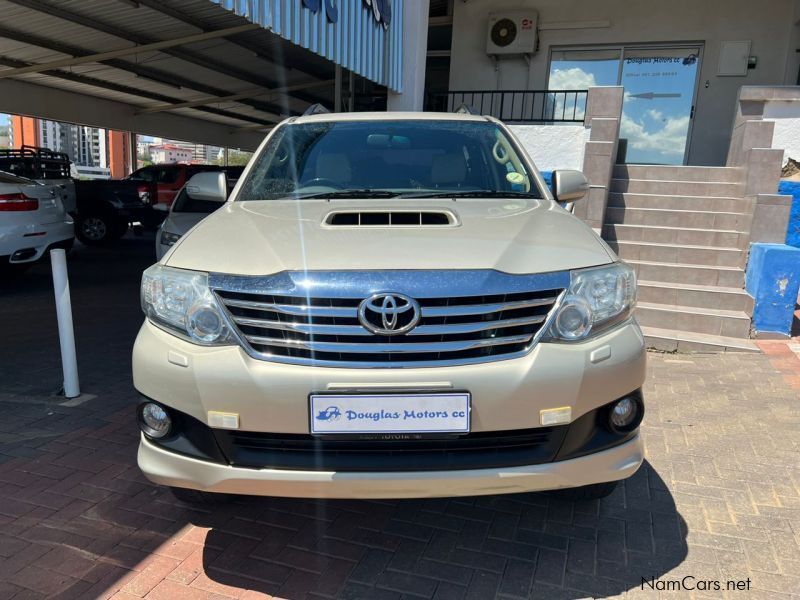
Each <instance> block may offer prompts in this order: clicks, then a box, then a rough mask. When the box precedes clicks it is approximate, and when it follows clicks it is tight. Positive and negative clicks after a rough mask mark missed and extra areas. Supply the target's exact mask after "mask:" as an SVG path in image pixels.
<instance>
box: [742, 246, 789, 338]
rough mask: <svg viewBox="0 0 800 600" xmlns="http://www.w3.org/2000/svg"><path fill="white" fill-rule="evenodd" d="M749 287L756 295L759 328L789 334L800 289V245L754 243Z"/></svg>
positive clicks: (756, 325)
mask: <svg viewBox="0 0 800 600" xmlns="http://www.w3.org/2000/svg"><path fill="white" fill-rule="evenodd" d="M745 288H746V289H747V293H748V294H750V295H751V296H752V297H753V298H754V299H755V308H754V309H753V327H754V328H755V330H756V331H759V332H771V333H780V334H784V335H789V334H790V333H791V330H792V319H793V317H794V308H795V304H796V302H797V294H798V291H799V290H800V248H793V247H792V246H787V245H784V244H751V246H750V258H749V260H748V263H747V272H746V274H745Z"/></svg>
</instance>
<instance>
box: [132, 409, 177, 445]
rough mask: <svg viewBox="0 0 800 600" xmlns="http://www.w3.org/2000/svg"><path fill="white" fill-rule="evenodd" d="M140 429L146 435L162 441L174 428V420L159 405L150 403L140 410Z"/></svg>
mask: <svg viewBox="0 0 800 600" xmlns="http://www.w3.org/2000/svg"><path fill="white" fill-rule="evenodd" d="M139 427H140V428H141V429H142V431H143V432H144V433H145V435H147V436H149V437H151V438H155V439H160V438H163V437H164V436H166V435H167V434H168V433H169V431H170V429H171V428H172V419H170V418H169V415H168V414H167V411H165V410H164V409H163V408H161V407H160V406H159V405H158V404H154V403H152V402H148V403H146V404H144V405H142V407H141V408H140V409H139Z"/></svg>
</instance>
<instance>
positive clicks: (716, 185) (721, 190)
mask: <svg viewBox="0 0 800 600" xmlns="http://www.w3.org/2000/svg"><path fill="white" fill-rule="evenodd" d="M744 189H745V188H744V184H743V183H730V182H708V181H672V180H665V179H624V178H614V179H612V180H611V185H610V187H609V191H610V192H631V193H634V194H668V195H671V196H675V195H677V196H684V195H686V196H725V197H733V198H741V197H743V196H744Z"/></svg>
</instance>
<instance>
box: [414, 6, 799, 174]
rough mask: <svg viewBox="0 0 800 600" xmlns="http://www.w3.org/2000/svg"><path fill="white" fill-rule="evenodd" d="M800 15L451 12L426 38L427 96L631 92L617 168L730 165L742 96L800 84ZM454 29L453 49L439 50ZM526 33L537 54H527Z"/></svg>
mask: <svg viewBox="0 0 800 600" xmlns="http://www.w3.org/2000/svg"><path fill="white" fill-rule="evenodd" d="M798 6H799V3H798V2H797V1H796V0H768V1H765V2H762V3H759V4H755V3H753V2H751V1H749V0H704V1H703V2H695V1H691V0H675V1H673V2H656V1H655V0H646V1H640V2H628V1H625V0H603V1H602V2H583V1H579V0H566V1H564V0H467V1H455V2H450V3H449V9H448V10H447V11H446V15H447V16H446V17H444V18H442V17H434V18H432V20H431V26H432V27H431V32H432V35H431V36H430V38H429V39H431V40H433V41H434V42H436V43H438V44H439V45H438V46H436V47H435V48H432V49H431V50H429V58H428V64H429V65H431V66H433V67H434V68H435V69H437V72H438V74H439V81H437V82H431V76H430V75H429V85H428V88H429V89H435V88H436V89H439V90H441V89H442V87H443V86H442V81H441V80H442V79H443V78H444V77H445V76H446V77H447V86H446V89H447V90H449V91H459V90H471V91H476V90H477V91H482V92H487V91H502V90H506V91H508V90H528V91H529V90H553V91H559V90H586V89H588V88H589V87H593V86H623V87H624V88H625V99H624V105H623V116H622V123H621V135H620V146H621V148H620V162H630V163H659V164H690V165H712V166H714V165H716V166H719V165H724V164H725V161H726V157H727V152H728V144H729V142H730V139H731V130H732V126H733V120H734V115H735V111H736V99H737V95H738V93H739V89H740V88H741V87H742V86H764V85H769V86H775V85H795V84H797V82H798V66H800V62H799V61H798V53H797V52H796V48H797V47H798V46H800V35H799V33H798V31H799V30H800V28H798V24H797V23H798V18H799V17H800V9H799V8H798ZM525 20H527V21H525ZM523 21H525V22H528V23H529V24H530V25H529V27H530V31H529V32H526V30H525V29H524V28H525V25H523ZM509 22H510V23H511V27H505V28H504V23H509ZM498 23H499V24H498ZM495 25H496V26H497V29H496V30H495V31H494V35H495V36H496V39H495V40H494V41H492V35H493V33H492V26H495ZM448 28H449V33H450V37H451V43H450V47H449V48H447V47H443V46H442V45H441V40H442V39H443V37H444V38H445V39H446V37H447V36H446V34H447V32H448ZM512 28H516V30H515V31H514V32H512V31H511V29H512ZM442 33H444V34H445V35H444V36H443V35H442ZM527 33H530V36H529V37H530V45H528V46H527V47H525V44H524V43H523V44H522V45H521V46H519V44H520V42H525V39H524V38H525V35H526V34H527ZM434 34H435V35H434ZM498 36H499V37H498ZM511 37H513V38H514V41H512V42H509V38H511ZM515 46H516V47H518V48H519V51H518V52H514V51H513V48H514V47H515ZM445 60H446V63H445V64H446V69H443V68H442V62H443V61H445ZM437 86H438V88H437ZM510 99H511V97H510V96H506V98H505V100H506V107H505V108H506V110H508V102H509V101H510ZM497 101H498V102H499V97H498V98H497ZM517 102H519V97H517ZM554 103H555V104H556V107H555V108H559V106H558V104H557V103H558V100H557V99H556V100H555V101H554ZM517 106H519V105H517ZM569 108H572V107H571V106H568V109H569ZM493 109H494V110H498V107H497V102H496V103H495V107H494V108H493ZM581 110H582V107H580V106H579V107H578V110H577V113H578V116H580V111H581ZM498 116H499V115H498Z"/></svg>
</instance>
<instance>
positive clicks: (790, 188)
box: [778, 181, 800, 248]
mask: <svg viewBox="0 0 800 600" xmlns="http://www.w3.org/2000/svg"><path fill="white" fill-rule="evenodd" d="M778 193H779V194H785V195H787V196H792V198H793V200H792V212H791V215H790V216H789V229H788V231H787V232H786V243H787V244H789V245H790V246H794V247H795V248H800V181H781V182H780V185H779V186H778Z"/></svg>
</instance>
